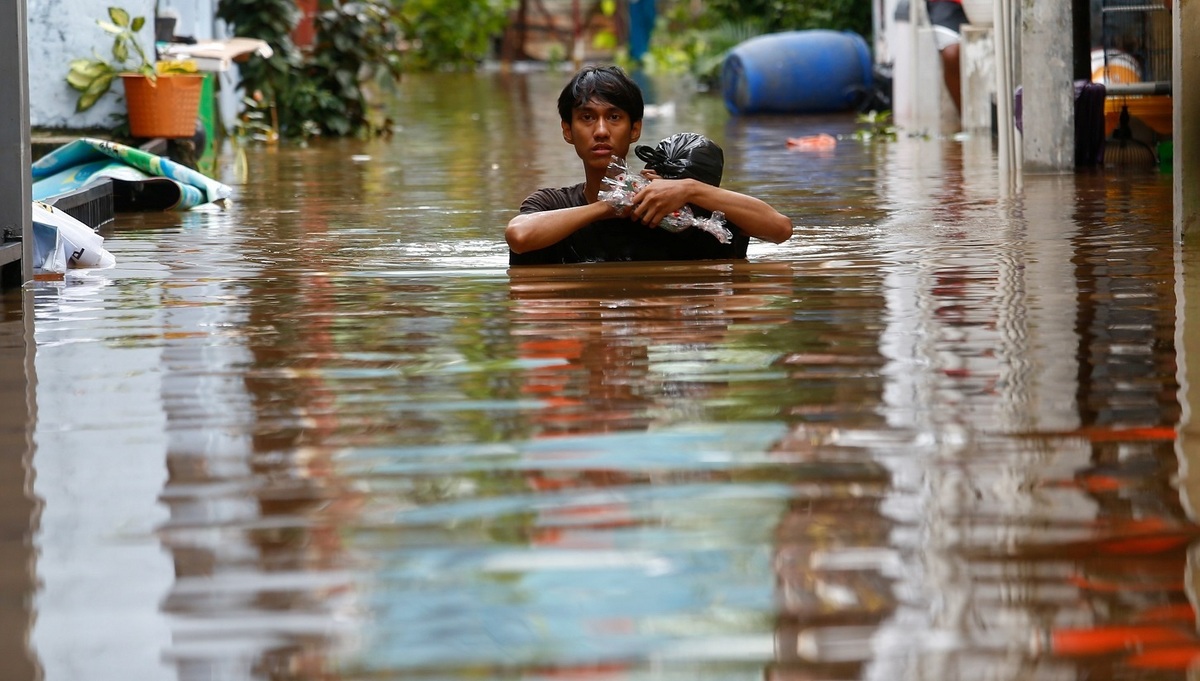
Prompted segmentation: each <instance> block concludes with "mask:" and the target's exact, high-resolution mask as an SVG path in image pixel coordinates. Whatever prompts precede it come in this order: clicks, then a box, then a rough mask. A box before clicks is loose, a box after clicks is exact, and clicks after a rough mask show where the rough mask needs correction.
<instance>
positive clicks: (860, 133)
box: [853, 111, 896, 142]
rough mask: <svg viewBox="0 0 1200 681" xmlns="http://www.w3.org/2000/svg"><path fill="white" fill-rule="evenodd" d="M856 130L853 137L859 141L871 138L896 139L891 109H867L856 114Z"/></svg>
mask: <svg viewBox="0 0 1200 681" xmlns="http://www.w3.org/2000/svg"><path fill="white" fill-rule="evenodd" d="M857 122H858V124H859V128H858V130H855V131H854V135H853V137H854V139H856V140H858V141H860V142H870V141H872V140H885V141H886V140H894V139H896V126H895V124H894V123H893V122H892V112H891V111H869V112H867V113H862V114H859V115H858V118H857Z"/></svg>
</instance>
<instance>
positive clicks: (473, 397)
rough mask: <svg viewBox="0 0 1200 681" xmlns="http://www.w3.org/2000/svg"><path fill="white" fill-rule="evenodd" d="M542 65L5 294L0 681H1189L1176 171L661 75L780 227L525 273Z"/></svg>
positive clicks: (317, 150)
mask: <svg viewBox="0 0 1200 681" xmlns="http://www.w3.org/2000/svg"><path fill="white" fill-rule="evenodd" d="M564 80H565V76H564V75H563V74H549V75H547V74H528V75H508V76H505V75H499V74H488V73H484V74H475V75H445V74H443V75H438V76H433V77H418V76H412V77H408V78H407V79H406V80H405V82H404V83H403V84H402V85H401V86H400V88H399V90H398V92H396V93H395V101H394V106H393V113H394V118H395V121H396V126H397V129H396V132H395V134H394V136H393V137H391V138H389V139H380V140H374V141H368V142H354V141H336V142H324V143H318V144H314V145H312V146H309V147H307V148H279V149H268V148H254V149H250V150H248V152H247V154H246V157H245V159H244V161H245V164H244V166H239V164H238V163H236V162H235V155H234V154H233V153H231V152H230V151H228V150H227V153H226V154H224V155H223V158H222V162H221V167H220V168H219V169H218V171H217V174H218V176H219V177H220V178H221V179H222V180H224V181H226V182H227V183H229V184H231V185H233V186H234V187H235V189H236V194H237V195H236V201H235V203H234V205H233V206H232V207H231V208H230V209H228V210H224V211H222V210H197V211H192V212H189V213H183V214H175V213H171V214H131V215H121V216H119V219H118V221H117V224H116V225H115V226H114V227H113V228H112V229H111V231H109V232H107V233H106V234H107V242H106V244H107V246H108V247H109V249H110V250H111V251H112V252H113V253H114V255H115V256H116V258H117V261H118V264H117V267H116V268H115V269H111V270H107V271H100V272H85V273H78V274H77V275H73V276H71V277H69V278H67V279H65V280H64V281H59V282H44V281H43V282H37V283H36V284H34V285H32V286H31V287H29V289H28V290H27V291H26V292H25V293H24V297H22V296H21V295H20V294H14V295H9V296H8V297H7V298H6V303H7V304H6V306H5V317H4V322H3V334H2V335H0V338H2V339H3V342H2V343H0V363H2V364H3V366H4V372H3V377H4V381H3V383H2V384H0V391H2V397H3V403H4V404H5V405H7V406H6V408H5V410H4V415H3V417H2V418H3V421H0V437H2V438H3V440H2V442H3V448H4V453H5V456H4V457H2V458H0V465H3V467H4V471H3V475H2V476H0V484H2V485H3V487H4V488H3V492H2V493H0V499H2V500H3V503H2V505H0V528H2V529H3V532H2V533H0V541H3V547H2V548H3V551H2V552H0V555H2V556H3V558H2V560H3V565H0V579H2V580H3V581H2V582H0V594H2V596H3V603H4V606H3V609H2V613H3V614H2V617H3V620H2V621H0V653H2V654H0V678H3V679H6V680H11V681H25V680H26V679H35V678H45V679H48V680H50V681H65V680H68V679H69V680H71V681H79V680H81V679H88V680H92V679H101V680H105V681H107V680H113V681H117V680H120V681H129V680H131V679H135V680H137V681H157V680H160V679H161V680H176V679H178V680H193V679H203V680H209V679H219V680H226V679H229V680H235V681H237V680H251V679H253V680H276V679H279V680H296V681H318V680H321V681H324V680H331V679H338V680H345V681H352V680H353V681H367V680H377V679H430V680H432V679H446V680H465V679H472V680H474V679H529V680H534V679H536V680H549V679H563V678H569V679H588V680H589V681H618V680H620V681H626V680H640V679H672V680H674V679H679V680H685V679H687V680H691V679H713V680H722V681H724V680H731V681H732V680H751V679H752V680H755V681H761V680H770V681H798V680H800V679H881V680H882V679H888V680H926V679H928V680H942V679H971V680H973V681H975V680H982V679H989V680H990V679H997V680H1000V679H1159V678H1187V677H1188V675H1189V671H1188V668H1189V665H1190V663H1191V662H1192V660H1193V659H1194V658H1195V657H1196V655H1197V654H1200V639H1198V638H1197V636H1196V634H1195V631H1196V624H1195V623H1196V616H1195V613H1194V609H1193V601H1192V598H1191V594H1192V591H1191V584H1192V582H1193V581H1194V579H1195V573H1194V568H1193V566H1192V561H1191V552H1190V549H1191V547H1192V545H1193V544H1194V539H1195V538H1196V537H1197V532H1196V527H1195V526H1194V525H1193V523H1192V520H1191V517H1190V509H1191V508H1192V506H1193V504H1192V502H1190V501H1189V500H1188V499H1187V496H1186V494H1185V493H1184V492H1181V491H1180V490H1181V486H1180V485H1179V484H1178V480H1177V479H1178V478H1179V476H1180V475H1181V474H1182V472H1183V471H1184V469H1186V464H1181V463H1180V456H1179V455H1178V454H1177V453H1176V449H1177V448H1176V430H1177V429H1178V426H1179V424H1180V423H1181V419H1183V418H1185V415H1186V408H1185V405H1182V404H1181V401H1180V399H1179V390H1180V385H1181V383H1180V380H1179V379H1178V378H1177V365H1178V364H1179V363H1180V361H1179V357H1180V353H1179V352H1178V351H1177V349H1176V344H1177V343H1176V338H1177V334H1178V329H1177V322H1176V319H1177V312H1176V305H1177V293H1176V291H1177V288H1176V286H1177V284H1176V279H1177V277H1176V265H1175V260H1174V258H1175V254H1174V248H1173V247H1172V239H1171V224H1170V215H1171V211H1170V205H1171V194H1170V184H1171V183H1170V178H1169V176H1166V175H1161V174H1157V173H1146V174H1138V175H1132V174H1129V175H1119V174H1115V173H1108V174H1104V173H1088V172H1081V173H1077V174H1070V175H1061V176H1027V177H1025V178H1024V180H1023V186H1021V187H1019V188H1017V189H1015V190H1014V189H1013V188H1012V187H1011V185H1010V183H1009V182H1008V181H1007V180H1005V181H1003V182H1002V181H1001V180H1000V179H999V177H998V175H997V171H996V166H997V163H996V158H995V155H994V151H993V146H992V141H991V140H990V139H987V138H982V139H979V138H972V139H958V140H950V139H946V140H931V139H916V138H903V137H902V138H900V139H897V140H895V141H877V142H872V143H863V142H861V141H856V140H854V139H850V138H844V139H842V140H841V141H840V143H839V144H838V146H837V148H836V149H834V150H831V151H827V152H823V153H809V152H801V151H796V150H793V149H789V148H788V147H787V145H786V144H785V140H786V138H787V137H792V136H799V135H804V134H813V133H818V132H828V133H833V134H841V135H851V134H852V133H853V132H854V131H855V130H856V129H857V128H858V125H857V124H856V123H855V121H854V120H853V118H852V117H850V116H842V117H833V118H811V117H810V118H800V117H778V118H748V119H740V120H739V119H732V118H730V117H729V116H728V115H727V114H726V113H725V111H724V109H723V107H722V105H721V103H720V101H719V100H718V99H716V98H715V97H713V96H710V95H703V94H691V93H689V92H688V91H687V90H685V89H684V88H681V87H679V88H672V87H669V86H664V85H663V84H661V83H651V84H649V85H650V87H648V92H649V98H650V100H651V103H654V104H663V103H668V102H670V103H673V104H674V111H673V112H672V111H670V110H667V111H661V110H660V111H659V112H655V113H656V115H655V117H653V118H650V119H648V120H647V121H646V126H645V127H646V130H645V135H644V138H643V139H644V141H650V142H654V141H657V140H658V139H661V138H662V137H665V136H666V135H668V134H671V133H674V132H678V131H682V130H692V131H697V132H702V133H705V134H707V135H709V136H710V137H712V138H714V139H715V140H717V141H718V142H719V143H720V144H721V145H722V146H723V147H724V148H725V151H726V172H725V178H726V186H729V187H731V188H734V189H738V190H742V191H746V192H749V193H752V194H755V195H757V196H760V197H762V198H764V199H766V200H767V201H769V202H771V203H772V204H773V205H775V206H776V207H777V208H779V209H780V210H781V211H782V212H783V213H785V214H787V215H788V216H790V217H791V218H792V219H793V221H794V223H795V228H796V229H795V236H794V237H793V239H792V240H791V241H789V242H787V243H785V244H783V245H778V246H776V245H771V244H764V243H756V244H752V246H751V252H750V256H751V257H750V259H749V262H737V263H728V262H712V263H682V264H680V263H676V264H666V265H653V264H650V265H647V264H641V265H632V266H631V265H593V266H582V267H561V268H538V269H525V270H520V271H515V270H514V271H509V270H508V269H507V251H506V248H505V246H504V242H503V236H502V232H503V225H504V223H505V222H506V221H507V220H508V219H509V217H511V216H512V214H513V213H514V211H515V209H516V206H517V205H518V204H519V202H520V201H521V199H522V198H523V197H524V196H525V195H526V194H528V193H529V192H530V191H531V190H533V189H535V188H536V187H538V186H542V185H552V184H568V183H571V182H574V181H576V180H577V178H578V176H579V168H578V162H577V160H576V159H575V157H574V155H573V152H572V149H571V147H570V146H568V145H566V144H565V143H563V142H562V139H561V135H560V132H559V129H558V122H557V119H556V114H555V111H554V104H553V102H554V99H555V97H556V96H557V92H558V89H559V87H560V86H561V84H562V82H563V81H564ZM668 109H669V107H668ZM23 305H24V313H23V311H22V310H23V308H22V306H23Z"/></svg>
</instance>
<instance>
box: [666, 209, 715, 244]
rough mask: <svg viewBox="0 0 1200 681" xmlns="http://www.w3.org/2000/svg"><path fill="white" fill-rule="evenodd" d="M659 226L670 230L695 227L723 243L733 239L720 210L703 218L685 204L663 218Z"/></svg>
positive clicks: (680, 230)
mask: <svg viewBox="0 0 1200 681" xmlns="http://www.w3.org/2000/svg"><path fill="white" fill-rule="evenodd" d="M658 226H659V227H662V228H663V229H665V230H667V231H668V232H682V231H683V230H685V229H691V228H693V227H695V228H696V229H699V230H701V231H704V232H708V233H709V234H711V235H713V236H714V237H716V239H717V241H720V242H721V243H723V244H727V243H729V242H730V241H732V240H733V232H730V231H729V228H728V227H726V226H725V214H724V213H722V212H721V211H719V210H718V211H715V212H714V213H713V214H712V217H707V218H702V217H698V216H697V215H696V214H695V213H693V212H692V209H691V208H688V207H687V206H684V207H683V208H680V209H679V210H677V211H675V212H674V213H671V214H670V215H668V216H667V217H665V218H663V221H662V222H660V223H658Z"/></svg>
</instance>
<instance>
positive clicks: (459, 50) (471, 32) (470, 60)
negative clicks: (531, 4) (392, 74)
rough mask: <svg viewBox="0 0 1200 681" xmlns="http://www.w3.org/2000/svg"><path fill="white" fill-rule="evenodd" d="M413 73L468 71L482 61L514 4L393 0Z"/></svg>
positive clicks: (485, 0) (481, 0)
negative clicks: (420, 71)
mask: <svg viewBox="0 0 1200 681" xmlns="http://www.w3.org/2000/svg"><path fill="white" fill-rule="evenodd" d="M394 2H395V6H396V15H397V17H396V18H397V20H398V21H399V23H400V31H401V33H402V34H403V37H404V40H405V41H406V43H407V45H408V49H407V50H406V51H405V52H404V66H405V67H406V68H410V69H413V70H432V69H459V68H471V67H474V66H477V65H478V63H479V62H480V61H481V60H483V59H484V58H486V57H487V56H488V55H489V54H490V53H491V50H492V41H493V40H495V39H496V38H497V37H499V36H500V35H501V34H502V33H503V32H504V28H505V26H506V25H507V23H508V12H509V10H511V9H512V8H513V7H515V6H516V0H394Z"/></svg>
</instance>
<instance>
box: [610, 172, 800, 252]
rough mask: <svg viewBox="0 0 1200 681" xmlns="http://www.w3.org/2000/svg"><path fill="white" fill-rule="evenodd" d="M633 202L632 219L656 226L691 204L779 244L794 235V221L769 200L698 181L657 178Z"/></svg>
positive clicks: (744, 230)
mask: <svg viewBox="0 0 1200 681" xmlns="http://www.w3.org/2000/svg"><path fill="white" fill-rule="evenodd" d="M633 201H634V206H633V208H632V209H631V211H630V213H629V218H630V219H632V220H637V221H639V222H643V223H645V224H647V225H657V224H658V223H659V222H662V220H663V218H665V217H667V216H668V215H670V214H671V213H674V212H675V211H677V210H679V209H680V208H683V206H684V205H686V204H689V203H690V204H693V205H696V206H699V207H701V208H703V209H705V210H708V211H718V210H719V211H721V212H722V213H724V214H725V217H726V218H728V219H729V221H730V222H732V223H733V224H735V225H737V226H738V227H740V228H741V230H742V231H743V232H745V233H746V234H749V235H750V236H752V237H755V238H757V239H762V240H763V241H770V242H772V243H777V244H779V243H783V242H784V241H787V240H788V239H790V238H791V236H792V221H791V220H789V219H788V218H787V216H785V215H783V214H782V213H780V212H779V211H777V210H775V209H774V208H772V207H771V206H770V204H768V203H767V202H765V201H763V200H761V199H756V198H754V197H753V196H748V195H746V194H740V193H738V192H735V191H731V190H729V189H721V188H720V187H714V186H712V185H710V184H705V183H703V182H700V181H698V180H692V179H683V180H664V179H661V178H655V179H654V181H653V182H650V183H649V184H647V185H646V186H645V187H644V188H643V189H642V190H641V191H639V192H638V193H637V194H636V195H635V196H634V197H633Z"/></svg>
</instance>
